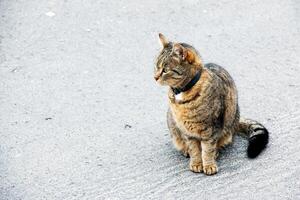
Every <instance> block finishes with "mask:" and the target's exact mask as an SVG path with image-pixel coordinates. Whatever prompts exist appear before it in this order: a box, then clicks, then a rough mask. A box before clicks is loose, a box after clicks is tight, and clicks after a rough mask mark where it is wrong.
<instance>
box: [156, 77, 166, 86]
mask: <svg viewBox="0 0 300 200" xmlns="http://www.w3.org/2000/svg"><path fill="white" fill-rule="evenodd" d="M154 80H155V81H156V82H157V83H158V84H159V85H162V86H164V85H168V84H167V83H166V81H164V80H162V78H161V76H154Z"/></svg>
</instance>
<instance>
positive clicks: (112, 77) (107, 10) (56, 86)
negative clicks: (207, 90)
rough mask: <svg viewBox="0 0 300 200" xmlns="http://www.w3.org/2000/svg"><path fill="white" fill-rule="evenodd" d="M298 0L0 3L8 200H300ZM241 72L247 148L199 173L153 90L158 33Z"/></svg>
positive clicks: (1, 118)
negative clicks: (213, 171)
mask: <svg viewBox="0 0 300 200" xmlns="http://www.w3.org/2000/svg"><path fill="white" fill-rule="evenodd" d="M299 9H300V3H299V1H297V0H287V1H282V0H265V1H259V0H253V1H252V0H251V1H233V0H215V1H207V0H206V1H205V0H201V1H196V0H195V1H193V0H191V1H185V2H184V1H179V0H176V1H164V2H163V1H159V0H156V1H144V2H142V1H137V0H129V1H125V0H123V1H104V0H103V1H96V0H94V1H81V0H65V1H62V0H49V1H41V0H31V1H29V0H28V1H27V0H20V1H17V0H0V17H1V18H0V103H1V106H0V199H1V200H2V199H9V200H15V199H22V200H23V199H24V200H38V199H50V200H52V199H54V200H56V199H57V200H61V199H92V200H93V199H122V200H123V199H203V200H206V199H268V200H269V199H272V200H274V199H275V200H277V199H280V200H281V199H292V200H295V199H300V189H299V188H300V167H299V165H300V145H299V141H300V56H299V53H300V47H299V46H300V45H299V44H300V10H299ZM159 32H162V33H164V34H165V35H166V36H167V37H168V38H169V39H171V40H175V41H180V42H187V43H190V44H192V45H194V46H195V47H196V48H197V49H198V50H199V52H200V53H201V54H202V57H203V59H204V61H205V62H215V63H217V64H220V65H222V66H225V68H226V69H227V70H228V71H229V72H230V73H231V75H232V76H233V78H234V79H235V81H236V84H237V87H238V90H239V103H240V107H241V115H242V116H244V117H249V118H253V119H256V120H258V121H260V122H262V123H263V124H264V125H265V126H266V127H267V128H268V129H269V131H270V133H271V138H270V144H269V146H268V148H267V150H266V151H264V152H263V153H262V154H261V155H260V156H259V157H258V158H257V159H254V160H249V159H248V158H247V157H246V147H247V141H245V140H244V139H242V138H240V137H236V138H235V143H234V144H233V145H231V146H230V147H228V148H227V149H226V150H224V151H222V152H221V155H220V157H219V159H218V163H219V173H218V174H217V175H215V176H205V175H204V174H202V173H201V174H195V173H192V172H190V171H189V170H188V159H187V158H185V157H183V156H182V155H181V154H180V153H179V152H177V151H176V150H175V149H174V147H173V145H172V144H171V140H170V136H169V133H168V129H167V125H166V110H167V95H166V92H167V88H164V87H160V86H158V85H157V84H156V83H155V81H154V79H153V69H154V61H155V56H156V55H157V54H158V51H159V49H160V44H159V43H158V33H159Z"/></svg>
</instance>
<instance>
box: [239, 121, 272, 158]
mask: <svg viewBox="0 0 300 200" xmlns="http://www.w3.org/2000/svg"><path fill="white" fill-rule="evenodd" d="M238 132H239V133H241V134H242V135H244V136H246V137H247V138H248V140H249V145H248V149H247V155H248V157H249V158H255V157H257V156H258V155H259V154H260V152H261V151H262V150H263V149H264V148H265V147H266V146H267V144H268V141H269V132H268V130H267V129H266V128H265V127H264V126H263V125H262V124H260V123H258V122H257V121H254V120H251V119H244V118H240V122H239V127H238Z"/></svg>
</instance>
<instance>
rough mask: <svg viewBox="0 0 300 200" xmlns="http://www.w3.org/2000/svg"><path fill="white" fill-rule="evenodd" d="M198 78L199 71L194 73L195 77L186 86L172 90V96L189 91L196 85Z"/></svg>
mask: <svg viewBox="0 0 300 200" xmlns="http://www.w3.org/2000/svg"><path fill="white" fill-rule="evenodd" d="M200 76H201V73H200V71H198V72H197V73H196V75H195V76H194V78H192V80H191V81H190V82H189V83H188V84H186V85H185V86H184V87H183V88H172V90H173V92H174V94H175V95H177V94H179V93H181V92H185V91H188V90H189V89H191V88H192V87H193V86H194V85H195V84H196V83H197V81H199V79H200Z"/></svg>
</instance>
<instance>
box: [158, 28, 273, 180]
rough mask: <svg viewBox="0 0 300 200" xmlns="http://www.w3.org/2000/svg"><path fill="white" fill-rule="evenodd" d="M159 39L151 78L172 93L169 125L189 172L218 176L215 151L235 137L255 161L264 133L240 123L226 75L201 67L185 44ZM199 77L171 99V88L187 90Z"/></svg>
mask: <svg viewBox="0 0 300 200" xmlns="http://www.w3.org/2000/svg"><path fill="white" fill-rule="evenodd" d="M159 39H160V42H161V44H162V46H163V48H162V50H161V52H160V54H159V55H158V57H157V61H156V68H155V75H154V78H155V80H156V81H157V82H158V83H159V84H161V85H167V86H169V87H170V89H169V94H168V97H169V110H168V113H167V123H168V127H169V130H170V133H171V137H172V140H173V143H174V145H175V147H176V148H177V149H178V150H179V151H181V152H182V153H183V154H184V155H185V156H189V157H190V164H189V167H190V170H191V171H193V172H202V171H203V172H204V173H205V174H207V175H212V174H215V173H217V171H218V167H217V163H216V158H217V155H218V150H219V149H220V148H222V147H224V146H226V145H228V144H230V143H231V142H232V138H233V135H234V134H235V133H238V132H240V133H242V134H243V135H244V136H246V137H247V138H248V139H249V146H248V157H250V158H254V157H256V156H257V155H258V154H259V153H260V152H261V151H262V150H263V149H264V148H265V146H266V144H267V143H268V131H267V129H266V128H265V127H264V126H263V125H261V124H259V123H258V122H256V121H253V120H249V119H242V118H240V115H239V106H238V96H237V90H236V86H235V84H234V81H233V79H232V78H231V76H230V75H229V73H228V72H227V71H226V70H225V69H224V68H222V67H220V66H219V65H216V64H213V63H209V64H205V65H204V64H203V63H202V60H201V58H200V55H199V53H198V52H197V51H196V50H195V48H193V47H192V46H190V45H188V44H185V43H173V42H169V41H168V40H167V39H166V38H165V36H163V35H162V34H159ZM197 72H200V73H201V76H200V79H199V80H198V81H197V82H196V84H195V85H194V86H193V87H191V88H190V89H189V90H187V91H184V92H181V93H180V94H177V95H175V93H174V92H173V90H172V88H179V89H180V88H183V87H185V86H186V85H187V84H188V83H189V82H190V81H191V80H192V79H193V77H194V76H195V74H196V73H197Z"/></svg>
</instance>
